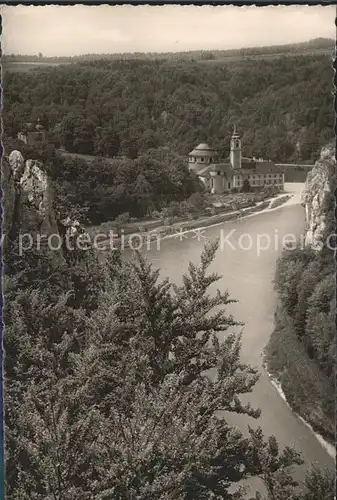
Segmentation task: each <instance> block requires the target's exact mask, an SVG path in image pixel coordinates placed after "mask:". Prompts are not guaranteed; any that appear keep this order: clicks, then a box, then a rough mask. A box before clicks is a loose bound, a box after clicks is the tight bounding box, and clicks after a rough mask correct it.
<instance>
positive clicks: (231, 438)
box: [9, 245, 299, 500]
mask: <svg viewBox="0 0 337 500" xmlns="http://www.w3.org/2000/svg"><path fill="white" fill-rule="evenodd" d="M215 251H216V245H211V246H208V247H206V249H205V251H204V253H203V254H202V257H201V263H200V265H199V266H194V265H192V264H190V267H189V272H188V274H186V275H184V279H183V284H182V285H181V286H179V287H177V286H175V285H172V284H170V283H169V282H168V281H167V280H165V281H164V282H159V280H158V272H157V271H153V270H152V269H151V266H150V265H149V264H147V263H146V262H145V261H144V259H142V258H141V257H140V256H139V259H138V263H129V264H127V263H123V262H122V261H121V260H120V258H119V256H118V254H116V256H115V257H113V258H112V259H110V261H109V262H108V263H107V264H106V266H105V268H104V273H105V274H104V276H105V278H104V280H103V281H102V280H101V281H100V283H102V287H101V292H100V293H99V301H98V307H97V309H96V310H95V311H93V312H92V313H91V314H90V315H89V316H88V315H86V314H83V312H82V311H81V309H79V310H74V309H72V308H69V306H68V297H67V296H63V297H58V298H57V296H55V297H54V299H53V301H52V302H50V299H48V302H46V301H45V299H44V297H43V296H41V295H36V292H32V294H31V292H28V293H26V294H24V296H22V298H20V304H21V306H20V308H18V307H16V308H15V309H14V311H16V312H15V314H16V321H15V322H12V323H11V324H12V325H13V328H14V329H15V330H16V332H17V334H16V336H15V338H16V339H17V342H19V343H20V346H19V348H18V350H17V353H18V356H19V357H18V358H16V359H15V370H14V372H13V377H12V379H11V383H10V386H9V391H10V401H11V402H13V408H12V415H13V418H12V419H10V421H9V424H10V428H11V430H12V432H11V434H9V436H10V437H11V438H12V439H13V442H12V445H11V446H10V447H9V450H10V454H11V457H12V458H13V460H12V461H11V462H10V463H11V464H12V465H13V470H12V472H11V476H10V485H9V491H10V493H11V498H13V499H14V500H19V499H21V498H36V500H40V499H41V500H42V499H48V498H50V499H52V498H58V499H62V498H67V499H68V498H69V499H72V500H80V499H88V500H89V499H91V498H102V499H103V498H116V499H117V500H118V499H121V500H122V499H123V500H124V499H126V498H138V499H140V500H145V499H148V498H158V499H159V500H167V499H170V498H172V499H173V498H174V499H182V500H183V499H189V498H191V499H198V498H199V499H211V498H214V496H217V497H218V498H223V499H227V500H230V499H231V500H234V499H235V500H238V499H242V498H243V492H242V491H241V489H240V488H239V489H238V491H237V492H236V493H232V492H230V486H231V485H232V484H233V483H238V482H239V481H240V480H241V479H243V478H245V477H249V475H256V474H259V475H260V474H264V475H265V477H268V480H270V481H271V477H272V475H273V474H274V473H275V472H277V471H278V470H284V469H285V468H288V467H289V466H291V465H292V464H293V463H298V462H299V457H298V455H297V454H296V453H295V452H293V451H291V450H289V449H285V450H284V452H282V453H281V452H279V450H278V447H277V445H276V443H275V440H274V439H273V438H270V439H269V440H268V441H265V440H264V439H263V436H262V433H261V431H260V430H257V431H252V430H251V431H250V437H244V436H243V435H242V434H241V433H240V432H239V431H238V430H237V429H235V428H232V427H231V426H230V425H228V424H227V422H226V419H225V418H223V417H221V418H219V417H218V416H217V415H218V412H219V411H229V412H235V413H245V414H248V415H250V416H252V417H253V418H257V417H258V415H259V411H258V410H256V409H253V408H251V406H250V405H249V404H244V403H242V402H241V401H240V395H241V394H246V393H248V392H250V391H251V389H252V387H253V386H254V384H255V382H256V381H257V379H258V375H257V372H256V370H254V369H252V368H251V367H249V366H247V365H244V364H242V363H241V361H240V337H237V336H236V335H234V334H231V333H227V334H226V337H225V340H224V343H223V344H220V343H219V341H218V337H217V332H224V331H225V332H226V331H227V330H228V328H230V327H231V326H235V325H237V324H238V323H237V322H236V321H235V320H234V319H233V318H232V317H231V316H230V315H228V314H226V311H225V309H224V308H223V307H224V306H226V305H227V304H229V303H230V302H232V300H231V299H230V298H229V296H228V294H227V293H226V294H220V292H218V293H217V294H216V295H215V296H214V297H210V296H209V295H208V293H207V291H208V288H209V286H210V285H211V284H213V283H215V282H216V281H217V279H218V276H216V275H213V274H211V275H208V274H207V270H208V268H209V265H210V263H211V261H212V258H213V256H214V253H215ZM219 306H221V307H222V308H220V309H219ZM214 308H215V311H213V310H214ZM38 311H39V312H38ZM30 317H33V318H35V319H34V321H33V323H32V322H30V320H29V318H30ZM71 318H73V319H72V320H71ZM66 325H67V326H66ZM11 338H14V337H13V335H11V336H10V337H9V341H10V339H11ZM13 359H14V358H13ZM29 367H30V369H28V371H27V368H29ZM13 368H14V367H13ZM211 368H213V369H215V370H216V372H217V376H216V377H215V378H213V377H210V376H209V375H207V371H208V370H209V369H211ZM14 373H15V374H16V375H14ZM17 377H18V378H17ZM18 382H20V383H19V385H18ZM18 389H19V392H18ZM14 402H15V404H14ZM19 409H20V411H19ZM14 417H16V418H14ZM18 436H20V438H19V439H18ZM15 460H16V461H15ZM268 484H270V483H268Z"/></svg>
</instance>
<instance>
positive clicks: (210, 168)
mask: <svg viewBox="0 0 337 500" xmlns="http://www.w3.org/2000/svg"><path fill="white" fill-rule="evenodd" d="M211 172H221V173H222V172H224V173H225V174H227V175H233V172H234V171H233V169H232V165H231V164H230V163H212V165H207V167H205V168H203V169H201V170H199V172H197V175H199V176H200V177H210V175H211Z"/></svg>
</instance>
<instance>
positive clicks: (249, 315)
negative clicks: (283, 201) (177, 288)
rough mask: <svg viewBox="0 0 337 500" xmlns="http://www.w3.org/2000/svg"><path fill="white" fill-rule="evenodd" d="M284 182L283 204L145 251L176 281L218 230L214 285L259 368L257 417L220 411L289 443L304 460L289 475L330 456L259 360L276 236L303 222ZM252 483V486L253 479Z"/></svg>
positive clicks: (328, 463) (271, 302) (272, 305)
mask: <svg viewBox="0 0 337 500" xmlns="http://www.w3.org/2000/svg"><path fill="white" fill-rule="evenodd" d="M289 186H290V187H289ZM287 187H288V191H289V190H296V191H297V193H296V194H295V198H296V196H297V199H296V200H295V198H294V199H293V203H290V204H289V205H288V206H284V207H280V208H278V209H275V210H273V211H270V212H265V213H260V214H257V215H254V216H249V217H246V218H242V219H240V220H236V221H231V222H228V223H224V224H221V225H217V226H214V227H210V228H207V229H206V230H204V231H203V232H202V234H200V235H199V237H198V235H197V234H196V233H194V232H191V233H188V234H186V235H185V236H184V237H181V238H167V239H164V240H162V241H161V242H160V249H159V250H158V249H157V247H156V245H155V244H154V245H153V246H152V248H151V249H150V250H146V251H145V253H146V254H147V258H148V259H149V260H150V261H151V262H152V263H153V266H154V267H155V268H160V269H161V277H162V278H164V277H169V278H170V279H171V280H172V281H175V282H177V283H179V282H181V276H182V273H183V272H185V271H186V270H187V266H188V263H189V262H190V261H192V262H193V263H198V262H199V257H200V253H201V251H202V249H203V246H204V244H205V242H206V241H207V240H214V239H216V238H219V237H220V236H221V231H222V239H223V244H222V249H219V250H218V252H217V255H216V258H215V260H214V262H213V265H212V268H211V269H210V270H211V271H215V272H217V273H219V274H221V275H222V278H221V280H220V281H219V282H218V284H217V287H218V288H219V289H220V290H222V291H225V290H226V289H228V291H229V292H230V295H231V297H232V298H235V299H237V300H238V302H237V303H235V304H232V305H231V307H230V309H229V311H230V312H232V313H233V315H234V317H235V318H236V319H237V320H240V321H243V322H244V323H245V327H244V330H243V338H242V360H243V361H244V362H247V363H249V364H251V365H252V366H255V367H257V368H258V370H259V372H260V380H259V381H258V383H257V384H256V386H255V388H254V390H253V392H252V393H251V394H249V395H248V396H247V400H249V401H250V402H251V404H252V406H253V407H259V408H260V409H261V411H262V415H261V417H260V418H259V419H257V420H254V419H251V418H250V417H247V416H239V415H226V419H227V420H228V421H230V422H231V423H232V424H233V425H237V426H238V427H239V428H240V430H241V431H242V432H246V429H247V424H249V425H251V426H252V427H256V426H261V427H262V429H263V431H264V433H265V435H274V436H275V437H276V439H277V440H278V442H279V444H280V445H281V446H282V447H283V446H285V445H289V446H292V447H294V448H295V449H296V450H297V451H299V452H300V453H301V454H302V457H303V459H304V460H305V465H304V466H301V467H300V468H297V470H296V471H295V476H298V479H301V478H303V475H304V474H303V473H304V467H308V465H310V464H315V465H317V466H319V467H329V468H330V467H331V468H332V467H334V461H333V459H332V457H331V456H329V454H328V453H327V451H326V450H325V449H324V447H323V446H322V445H321V444H320V443H319V441H318V440H317V439H316V437H315V435H314V434H313V432H312V431H311V430H310V429H309V428H308V427H307V426H306V425H305V424H304V423H303V422H302V421H301V420H300V419H299V418H298V417H297V416H296V415H295V414H294V413H293V412H292V411H291V409H290V408H289V407H288V406H287V404H286V402H285V401H284V400H283V399H282V398H281V397H280V395H279V393H278V392H277V390H276V388H275V387H274V386H273V385H272V383H271V381H270V379H269V377H268V374H267V373H266V371H265V370H264V369H263V366H262V361H263V359H262V352H263V349H264V347H265V346H266V344H267V342H268V339H269V337H270V334H271V332H272V331H273V326H274V312H275V310H276V294H275V292H274V290H273V277H274V271H275V264H276V260H277V258H278V256H279V255H280V252H281V245H282V243H281V242H282V238H283V237H284V236H285V235H287V234H289V233H291V234H293V235H295V236H296V237H299V236H300V235H301V234H304V228H305V218H304V208H303V207H302V206H301V205H300V204H296V201H297V202H298V199H299V197H298V194H299V193H298V190H299V188H300V187H301V186H300V185H293V186H291V185H288V186H287ZM226 235H230V237H229V241H230V243H226V242H225V241H224V238H225V237H226ZM242 235H244V236H242ZM259 235H269V237H270V240H271V245H270V246H269V248H268V249H267V250H261V251H260V252H258V251H257V245H256V242H257V239H258V238H259ZM260 238H261V242H262V243H266V240H267V236H260ZM180 239H181V241H180ZM240 243H241V244H240ZM277 243H278V244H277ZM261 246H262V245H261ZM265 246H266V245H265ZM233 247H234V248H233ZM249 247H250V249H249ZM251 486H254V483H251ZM255 486H256V487H257V488H258V486H257V484H256V485H255ZM254 489H255V488H254Z"/></svg>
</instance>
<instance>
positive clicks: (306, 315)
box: [267, 152, 336, 442]
mask: <svg viewBox="0 0 337 500" xmlns="http://www.w3.org/2000/svg"><path fill="white" fill-rule="evenodd" d="M334 154H335V153H334V152H333V155H334ZM335 189H336V161H335V160H334V159H333V158H332V157H330V158H329V159H327V158H325V159H323V158H322V159H321V160H320V161H319V162H317V164H316V165H315V167H314V169H313V171H312V172H311V173H310V174H309V176H308V181H307V184H306V191H305V195H304V200H305V203H306V205H307V206H306V213H307V225H308V227H307V233H306V242H307V247H306V248H304V249H301V248H298V249H295V250H294V249H291V250H286V251H285V252H284V254H283V255H282V257H281V258H280V259H279V261H278V265H277V269H276V276H275V286H276V290H277V292H278V296H279V301H280V306H279V309H278V311H277V314H276V328H275V331H274V333H273V334H272V336H271V339H270V342H269V345H268V348H267V361H268V365H269V370H270V371H271V372H272V374H273V375H276V377H277V378H278V379H279V380H280V382H281V384H282V388H283V391H284V393H285V395H286V397H287V399H288V401H289V403H290V404H291V406H292V407H293V408H294V409H295V410H296V411H297V412H298V413H299V414H300V415H301V416H302V417H304V418H305V420H306V421H307V422H309V423H310V424H311V425H312V426H313V427H314V429H315V430H316V431H317V432H319V433H320V434H322V435H323V436H324V437H325V438H327V439H329V440H330V442H334V439H335V399H336V398H335V362H336V339H335V334H336V278H335V272H336V268H335V261H334V248H335V247H336V222H335V198H334V196H335V193H334V190H335ZM308 244H310V246H309V245H308ZM319 248H320V251H318V249H319Z"/></svg>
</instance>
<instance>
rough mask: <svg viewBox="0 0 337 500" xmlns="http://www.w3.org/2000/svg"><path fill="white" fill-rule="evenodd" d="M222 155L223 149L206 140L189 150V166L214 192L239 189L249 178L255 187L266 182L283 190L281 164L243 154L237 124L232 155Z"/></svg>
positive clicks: (262, 185) (259, 186)
mask: <svg viewBox="0 0 337 500" xmlns="http://www.w3.org/2000/svg"><path fill="white" fill-rule="evenodd" d="M221 156H222V155H221V152H219V151H217V150H215V149H213V148H211V147H210V146H209V145H208V144H207V143H202V144H199V146H197V147H196V148H195V149H193V151H191V152H190V153H189V159H188V167H189V170H191V171H193V172H195V173H196V175H197V176H198V177H199V178H200V179H201V180H202V182H203V183H204V184H205V187H206V189H207V190H208V191H210V192H211V193H213V194H222V193H224V192H227V191H230V190H231V189H233V188H235V189H237V190H240V189H242V187H243V186H244V183H246V184H247V182H248V183H249V185H250V187H251V188H252V189H253V190H254V189H255V190H259V189H261V188H263V187H264V186H277V187H278V188H279V189H280V190H283V188H284V173H283V171H282V169H281V168H280V167H279V166H277V165H275V164H274V163H273V162H272V161H270V160H263V159H261V158H260V159H256V158H246V157H243V156H242V144H241V139H240V136H239V134H238V133H237V131H236V128H235V127H234V130H233V134H232V137H231V140H230V155H229V158H226V159H225V160H223V161H222V160H221Z"/></svg>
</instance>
